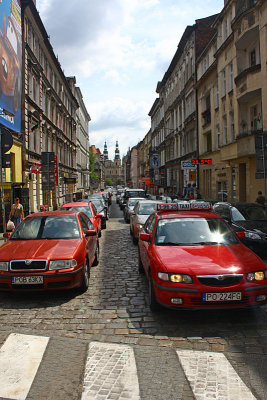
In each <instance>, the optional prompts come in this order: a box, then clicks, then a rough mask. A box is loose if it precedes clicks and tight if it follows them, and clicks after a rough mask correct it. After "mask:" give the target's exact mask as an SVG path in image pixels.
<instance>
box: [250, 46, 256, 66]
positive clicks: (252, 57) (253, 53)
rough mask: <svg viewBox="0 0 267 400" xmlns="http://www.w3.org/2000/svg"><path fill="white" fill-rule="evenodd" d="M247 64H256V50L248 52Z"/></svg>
mask: <svg viewBox="0 0 267 400" xmlns="http://www.w3.org/2000/svg"><path fill="white" fill-rule="evenodd" d="M249 64H250V67H253V66H254V65H256V50H255V49H253V50H252V51H251V52H250V54H249Z"/></svg>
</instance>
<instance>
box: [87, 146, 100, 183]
mask: <svg viewBox="0 0 267 400" xmlns="http://www.w3.org/2000/svg"><path fill="white" fill-rule="evenodd" d="M95 163H96V154H95V153H93V151H92V149H91V147H90V150H89V166H90V180H91V181H98V180H99V177H98V175H97V173H96V172H95Z"/></svg>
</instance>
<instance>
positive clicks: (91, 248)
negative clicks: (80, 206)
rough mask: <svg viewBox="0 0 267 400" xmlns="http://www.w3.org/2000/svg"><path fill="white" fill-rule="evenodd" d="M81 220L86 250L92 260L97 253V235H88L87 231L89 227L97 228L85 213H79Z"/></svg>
mask: <svg viewBox="0 0 267 400" xmlns="http://www.w3.org/2000/svg"><path fill="white" fill-rule="evenodd" d="M79 220H80V223H81V226H82V231H83V237H84V240H85V251H86V253H87V254H88V258H89V260H92V258H93V257H94V254H95V248H96V245H95V242H96V236H86V232H87V231H88V229H96V228H95V226H94V225H93V224H92V222H91V221H90V220H89V218H88V217H87V215H85V214H83V215H79Z"/></svg>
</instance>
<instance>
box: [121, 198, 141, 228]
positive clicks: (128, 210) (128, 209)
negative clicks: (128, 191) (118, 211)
mask: <svg viewBox="0 0 267 400" xmlns="http://www.w3.org/2000/svg"><path fill="white" fill-rule="evenodd" d="M139 200H144V198H143V197H130V198H129V199H128V200H127V201H126V205H125V207H124V209H123V214H124V220H125V222H127V223H129V222H130V216H131V215H132V213H133V209H134V206H135V205H136V203H137V202H138V201H139Z"/></svg>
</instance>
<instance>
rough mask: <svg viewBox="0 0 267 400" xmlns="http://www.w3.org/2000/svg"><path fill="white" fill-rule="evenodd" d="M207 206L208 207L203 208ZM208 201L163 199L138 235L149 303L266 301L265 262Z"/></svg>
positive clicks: (243, 303)
mask: <svg viewBox="0 0 267 400" xmlns="http://www.w3.org/2000/svg"><path fill="white" fill-rule="evenodd" d="M205 207H206V209H205ZM209 207H210V205H208V206H205V203H202V204H201V203H191V204H190V209H188V205H187V204H161V205H160V208H159V209H158V211H156V212H154V213H153V214H151V215H150V217H149V218H148V219H147V221H146V223H145V225H144V227H143V230H142V231H141V232H140V235H139V242H138V251H139V272H141V273H142V272H144V273H145V274H146V277H147V279H148V285H149V287H148V297H149V305H150V308H151V310H152V311H157V310H158V309H159V307H160V305H163V306H165V307H169V308H176V309H179V308H187V309H198V308H204V309H205V308H211V309H214V308H233V307H251V306H257V305H264V304H266V302H267V267H266V265H265V264H264V262H263V260H261V258H260V257H258V256H257V255H256V254H255V253H254V252H253V251H251V250H250V249H249V248H248V247H246V246H244V244H243V243H242V242H241V241H240V240H239V237H242V236H244V232H238V233H237V234H236V233H235V232H234V231H233V230H232V229H231V228H230V227H229V225H228V224H227V223H226V222H225V221H224V220H223V219H222V218H221V217H219V216H218V215H216V214H214V213H212V212H210V211H209Z"/></svg>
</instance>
